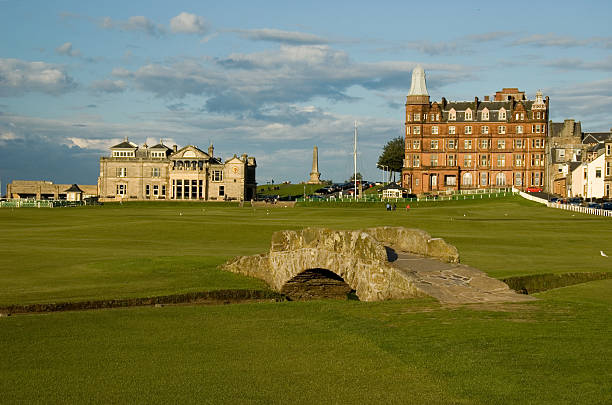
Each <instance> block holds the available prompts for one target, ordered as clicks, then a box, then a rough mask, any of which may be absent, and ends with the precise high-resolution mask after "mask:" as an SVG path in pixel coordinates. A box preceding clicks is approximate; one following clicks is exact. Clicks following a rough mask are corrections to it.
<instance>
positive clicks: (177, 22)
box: [170, 12, 208, 34]
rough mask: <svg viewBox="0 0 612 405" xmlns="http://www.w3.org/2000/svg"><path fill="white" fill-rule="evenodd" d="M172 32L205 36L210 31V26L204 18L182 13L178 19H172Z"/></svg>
mask: <svg viewBox="0 0 612 405" xmlns="http://www.w3.org/2000/svg"><path fill="white" fill-rule="evenodd" d="M170 30H171V31H172V32H175V33H183V34H205V33H206V32H207V31H208V24H207V23H206V20H204V17H200V16H198V15H195V14H191V13H186V12H182V13H180V14H179V15H177V16H176V17H172V19H171V20H170Z"/></svg>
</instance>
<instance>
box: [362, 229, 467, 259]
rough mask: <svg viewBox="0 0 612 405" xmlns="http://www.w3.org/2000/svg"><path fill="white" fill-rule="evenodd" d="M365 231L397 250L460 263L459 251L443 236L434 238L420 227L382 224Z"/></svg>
mask: <svg viewBox="0 0 612 405" xmlns="http://www.w3.org/2000/svg"><path fill="white" fill-rule="evenodd" d="M364 232H366V233H368V234H370V235H372V237H373V238H374V239H376V240H377V241H379V242H380V243H382V244H383V245H385V246H390V247H393V248H394V249H396V250H400V251H404V252H410V253H415V254H418V255H422V256H429V257H435V258H436V259H440V260H442V261H444V262H447V263H459V251H458V250H457V248H456V247H454V246H453V245H451V244H449V243H447V242H446V241H445V240H444V239H441V238H432V237H431V235H429V234H428V233H427V232H425V231H422V230H420V229H410V228H403V227H391V226H382V227H378V228H368V229H366V230H365V231H364Z"/></svg>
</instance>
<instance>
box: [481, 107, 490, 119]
mask: <svg viewBox="0 0 612 405" xmlns="http://www.w3.org/2000/svg"><path fill="white" fill-rule="evenodd" d="M482 119H483V120H484V121H488V120H489V109H488V108H485V109H484V110H482Z"/></svg>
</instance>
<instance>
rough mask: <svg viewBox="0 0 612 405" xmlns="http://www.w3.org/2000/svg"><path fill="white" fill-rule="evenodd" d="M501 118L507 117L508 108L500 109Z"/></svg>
mask: <svg viewBox="0 0 612 405" xmlns="http://www.w3.org/2000/svg"><path fill="white" fill-rule="evenodd" d="M499 119H500V120H505V119H506V109H505V108H504V107H502V108H500V109H499Z"/></svg>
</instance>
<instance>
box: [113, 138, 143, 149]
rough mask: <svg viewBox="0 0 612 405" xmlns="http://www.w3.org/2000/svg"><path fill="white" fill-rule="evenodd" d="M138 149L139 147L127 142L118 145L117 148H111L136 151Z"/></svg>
mask: <svg viewBox="0 0 612 405" xmlns="http://www.w3.org/2000/svg"><path fill="white" fill-rule="evenodd" d="M137 147H138V145H136V144H133V143H132V142H130V141H127V140H126V141H123V142H121V143H118V144H117V145H115V146H111V149H136V148H137Z"/></svg>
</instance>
